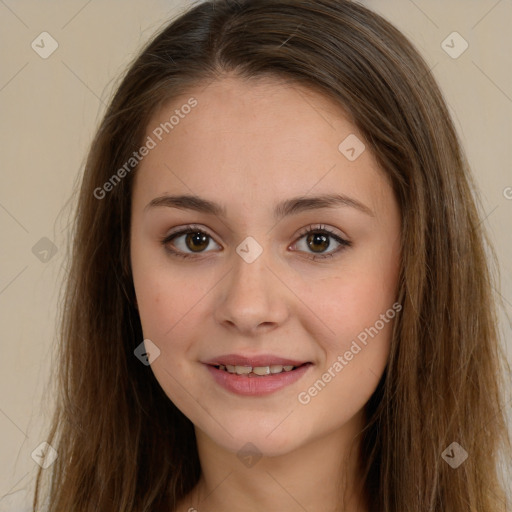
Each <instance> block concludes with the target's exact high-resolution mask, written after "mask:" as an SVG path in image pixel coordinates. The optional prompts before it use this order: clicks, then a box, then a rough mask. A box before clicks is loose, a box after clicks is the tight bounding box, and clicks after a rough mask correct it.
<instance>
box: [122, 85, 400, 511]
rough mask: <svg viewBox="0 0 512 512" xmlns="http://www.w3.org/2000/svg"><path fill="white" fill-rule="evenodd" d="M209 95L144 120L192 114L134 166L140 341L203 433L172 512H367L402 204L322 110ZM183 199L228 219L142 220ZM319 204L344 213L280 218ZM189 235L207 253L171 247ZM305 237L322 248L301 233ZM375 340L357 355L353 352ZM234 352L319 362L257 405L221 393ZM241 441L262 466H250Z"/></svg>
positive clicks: (183, 215) (181, 211)
mask: <svg viewBox="0 0 512 512" xmlns="http://www.w3.org/2000/svg"><path fill="white" fill-rule="evenodd" d="M205 86H206V84H205V85H203V86H202V87H197V88H195V89H193V90H191V91H190V94H188V95H186V96H183V97H180V98H178V99H174V100H173V101H172V102H171V103H169V104H168V105H165V106H164V107H163V108H162V109H161V110H160V111H158V112H157V113H156V114H155V115H154V116H153V118H152V119H151V121H150V123H149V124H148V127H147V136H151V134H152V132H153V130H154V128H155V127H157V126H158V125H159V124H160V123H161V122H163V121H165V120H168V119H169V117H170V116H171V115H172V113H173V112H174V110H175V109H176V108H179V107H180V105H183V104H184V103H186V102H187V100H188V99H189V98H190V97H192V96H193V97H194V98H195V99H197V102H198V104H197V106H196V107H195V108H194V109H193V110H192V111H191V112H190V113H189V114H187V115H186V116H184V118H182V119H180V122H179V124H178V125H177V126H175V127H174V129H173V130H172V132H170V133H169V134H168V135H166V136H165V137H164V138H163V139H162V141H159V142H158V144H157V145H156V147H155V148H154V149H152V150H151V151H150V152H149V154H148V155H147V156H146V157H145V158H144V159H143V161H142V162H141V164H140V168H139V169H138V170H137V175H136V179H135V184H134V191H133V204H132V227H131V258H132V268H133V277H134V284H135V291H136V295H137V302H138V308H139V313H140V317H141V322H142V327H143V331H144V337H145V338H146V339H150V340H152V342H153V343H154V344H155V345H157V346H158V348H159V349H160V355H159V357H157V358H156V359H155V360H154V362H152V364H151V368H152V370H153V372H154V374H155V376H156V378H157V380H158V382H159V383H160V385H161V386H162V388H163V389H164V391H165V392H166V394H167V395H168V396H169V398H170V399H171V400H172V401H173V402H174V403H175V404H176V405H177V407H179V408H180V410H181V411H182V412H183V413H184V414H185V415H186V416H187V417H188V418H189V419H190V420H191V421H192V422H193V423H194V425H195V430H196V436H197V445H198V452H199V456H200V460H201V466H202V476H201V479H200V482H199V484H198V485H197V486H196V488H195V489H194V490H193V491H192V492H191V493H190V495H189V496H186V497H185V498H184V499H183V500H182V502H181V503H180V505H179V507H178V508H177V511H178V512H185V511H190V510H191V509H192V510H194V509H195V510H198V511H199V512H201V511H202V510H205V511H208V512H217V511H226V510H236V511H238V512H253V511H261V510H268V511H271V510H279V511H281V512H283V511H286V512H295V511H297V512H298V511H304V510H307V511H309V512H317V511H318V512H320V511H322V512H326V511H332V512H334V511H339V510H344V511H347V512H367V510H368V508H367V506H366V504H365V496H364V494H363V493H362V492H361V491H360V489H359V487H358V484H359V482H360V475H359V472H358V468H357V461H358V447H359V445H358V440H359V438H358V434H359V433H360V432H361V429H362V428H363V427H364V413H363V411H364V409H363V408H364V405H365V404H366V402H367V401H368V399H369V398H370V396H371V395H372V393H373V392H374V390H375V388H376V386H377V384H378V381H379V379H380V377H381V376H382V373H383V371H384V368H385V365H386V362H387V358H388V355H389V348H390V336H391V328H392V323H393V321H392V320H391V319H390V318H389V317H390V316H391V315H390V314H387V313H386V312H387V311H390V310H391V308H392V306H393V304H394V303H395V294H396V287H397V280H398V272H399V260H400V213H399V208H398V205H397V203H396V200H395V198H394V195H393V192H392V190H391V187H390V185H389V183H388V181H387V179H386V177H385V175H384V173H383V171H382V170H381V169H380V168H379V166H378V165H377V162H376V160H375V158H374V156H373V155H372V154H371V152H370V150H369V149H368V148H367V149H366V150H364V151H362V153H361V154H360V155H359V156H358V157H357V158H356V159H355V160H353V161H350V159H349V158H347V156H346V153H343V152H342V151H340V150H339V149H338V146H339V145H340V143H341V142H342V141H343V140H344V139H346V137H347V136H349V135H350V134H355V135H356V136H357V137H358V138H359V139H360V140H361V141H362V140H363V137H362V136H361V135H360V134H359V132H358V130H357V129H356V127H355V126H354V125H353V124H351V123H350V122H349V120H348V119H347V117H346V115H345V114H344V112H343V110H342V109H341V108H340V107H338V106H336V105H335V104H333V103H332V102H331V101H330V100H329V99H327V98H325V97H323V96H321V95H319V94H317V93H314V92H312V91H310V90H307V89H304V88H301V87H298V86H296V85H294V86H291V85H287V84H284V83H282V82H278V81H273V80H269V79H265V80H261V81H260V80H259V81H254V80H252V81H250V82H244V81H242V80H240V79H238V78H236V77H232V76H227V77H225V78H223V79H220V80H218V81H215V82H213V83H210V84H209V85H208V86H207V87H205ZM354 140H355V139H354ZM352 145H353V144H352ZM358 147H359V146H358ZM356 149H357V147H356ZM356 154H357V151H356ZM349 156H353V152H349ZM182 194H187V195H192V194H193V195H197V196H200V197H201V198H205V199H207V200H209V201H213V202H215V203H219V204H220V205H222V206H223V207H225V209H226V216H225V217H223V216H219V215H215V214H211V213H205V212H199V211H194V210H192V209H185V208H176V207H172V206H170V204H169V203H168V202H167V203H166V202H165V201H159V202H158V203H159V204H158V205H153V206H148V205H149V204H150V203H151V202H152V201H153V200H154V199H155V198H161V197H163V196H169V195H182ZM324 194H338V195H343V196H346V198H349V200H345V202H344V204H337V205H336V206H334V207H331V208H328V207H322V208H314V209H313V208H311V209H307V210H302V211H300V212H292V213H290V214H289V215H287V216H285V217H283V218H281V219H276V218H275V217H274V214H273V210H274V206H275V205H276V204H277V203H279V202H281V201H283V200H286V199H290V198H295V197H298V196H302V197H307V198H311V197H316V196H321V195H324ZM357 205H362V206H357ZM190 224H193V225H194V231H198V230H199V231H201V232H203V233H204V234H205V238H202V239H201V240H202V241H204V244H203V245H201V244H199V243H198V242H197V239H196V241H194V240H191V239H190V238H187V235H186V234H182V235H177V236H176V237H174V238H172V239H169V236H170V235H173V234H175V233H176V232H178V231H180V229H186V228H187V226H189V225H190ZM309 228H311V231H312V232H313V233H312V234H313V235H314V233H317V237H316V238H315V237H314V236H311V235H308V234H304V233H305V232H306V231H307V230H308V229H309ZM324 228H325V229H326V230H328V231H329V232H330V233H325V231H324ZM322 234H323V235H324V236H325V237H324V238H322V237H321V235H322ZM331 234H334V235H335V236H337V237H340V239H342V240H346V241H348V242H349V245H345V244H342V243H339V242H337V241H336V238H333V237H332V236H331ZM247 237H252V238H253V239H254V240H255V241H256V242H257V244H258V246H259V247H260V248H261V250H262V252H261V254H259V256H258V257H257V258H256V259H255V260H254V261H252V262H250V263H248V262H247V260H245V259H244V258H243V257H241V255H240V254H242V253H240V252H237V247H238V248H239V247H240V246H241V245H240V244H242V246H241V247H246V248H247V247H248V246H247V245H243V242H244V241H245V242H246V238H247ZM166 238H167V241H166V242H165V244H164V243H162V240H163V239H166ZM254 247H255V246H251V248H250V250H251V251H254V250H255V248H254ZM172 250H174V251H177V252H179V253H187V254H189V255H190V257H188V258H181V257H179V256H176V255H175V254H174V253H172V252H171V251H172ZM322 255H332V257H329V258H325V259H319V258H320V257H321V256H322ZM313 256H314V257H315V260H313V259H312V258H313ZM382 315H384V316H385V319H384V320H380V323H376V322H378V321H379V319H382V318H383V316H382ZM386 315H387V316H386ZM393 316H394V314H393ZM381 324H382V328H380V325H381ZM376 325H377V327H379V328H377V329H376V331H378V332H377V334H374V335H373V336H371V337H370V336H367V343H366V344H362V343H360V342H359V343H358V345H359V347H360V350H359V351H357V349H355V348H354V344H353V343H354V341H356V342H357V340H360V339H361V337H364V336H361V333H362V332H365V329H368V328H370V327H374V328H375V326H376ZM358 335H359V338H358ZM347 352H350V353H352V356H350V354H347ZM223 354H242V355H246V356H256V355H262V354H273V355H276V356H279V357H285V358H290V359H293V360H297V361H300V362H307V363H309V364H308V365H307V367H306V371H305V372H304V373H303V374H302V375H301V377H300V378H298V380H296V381H294V382H293V383H291V384H289V385H287V386H285V387H282V388H281V389H278V390H277V391H274V392H272V393H266V394H261V395H249V396H248V395H241V394H238V393H236V392H233V391H232V390H228V389H226V388H224V387H223V386H221V385H219V384H218V382H217V381H216V380H215V379H214V378H213V377H212V371H210V370H211V368H210V369H209V368H208V366H207V364H206V363H205V361H210V360H212V359H215V358H216V357H219V356H221V355H223ZM340 357H341V358H342V360H343V363H341V362H340V359H339V358H340ZM336 362H338V365H336ZM283 371H284V370H283ZM294 371H296V370H294ZM326 375H327V376H326ZM246 378H250V377H246ZM255 378H261V379H265V378H267V377H255ZM319 380H321V381H322V383H323V385H318V384H317V388H314V389H313V390H312V391H311V388H312V386H313V385H314V384H315V382H317V383H318V381H319ZM315 389H316V391H315ZM247 443H251V444H252V445H254V447H256V450H257V453H258V456H260V455H261V458H259V460H257V462H256V463H254V460H255V459H250V460H249V459H247V456H249V457H250V454H247V453H246V451H247V449H246V448H245V450H246V451H244V446H246V445H247ZM240 450H242V451H240ZM237 454H238V455H237ZM340 482H342V483H343V484H345V488H346V492H345V494H344V505H343V506H342V508H340V505H339V503H340V490H339V488H338V485H339V483H340Z"/></svg>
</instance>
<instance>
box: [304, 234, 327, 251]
mask: <svg viewBox="0 0 512 512" xmlns="http://www.w3.org/2000/svg"><path fill="white" fill-rule="evenodd" d="M311 242H312V243H311ZM317 243H323V244H324V247H323V248H321V249H320V250H319V251H315V252H322V250H325V249H327V248H328V247H329V240H328V238H327V237H326V236H325V235H323V234H321V233H314V234H312V235H309V236H308V245H309V246H310V247H311V249H313V250H315V248H314V247H313V245H312V244H317Z"/></svg>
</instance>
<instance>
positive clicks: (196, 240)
mask: <svg viewBox="0 0 512 512" xmlns="http://www.w3.org/2000/svg"><path fill="white" fill-rule="evenodd" d="M209 238H210V237H209V236H208V235H207V234H206V233H201V232H200V231H198V232H197V233H189V234H188V235H186V237H185V245H186V246H187V247H188V248H189V249H190V250H191V251H197V252H201V251H203V250H204V249H206V248H207V247H208V245H209Z"/></svg>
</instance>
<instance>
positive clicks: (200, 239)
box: [162, 226, 221, 258]
mask: <svg viewBox="0 0 512 512" xmlns="http://www.w3.org/2000/svg"><path fill="white" fill-rule="evenodd" d="M210 243H213V244H215V245H217V247H218V248H221V247H220V246H219V245H218V244H216V243H215V242H214V240H213V238H212V237H211V236H210V235H209V234H208V233H206V232H204V231H203V230H201V229H199V228H198V227H197V228H196V227H195V226H188V227H187V228H186V229H182V230H181V231H177V232H175V233H171V234H170V235H168V236H166V237H165V238H164V239H163V240H162V245H163V246H164V247H165V249H166V250H167V251H168V252H169V253H171V254H172V255H173V256H180V257H182V258H188V257H193V256H195V255H200V254H202V253H207V252H211V251H207V250H206V249H208V248H209V246H210Z"/></svg>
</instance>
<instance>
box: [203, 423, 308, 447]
mask: <svg viewBox="0 0 512 512" xmlns="http://www.w3.org/2000/svg"><path fill="white" fill-rule="evenodd" d="M285 418H286V414H282V415H281V416H280V417H279V418H278V419H276V418H275V416H274V415H272V417H271V418H262V417H261V415H256V414H251V415H245V416H244V417H243V418H236V417H235V418H229V419H228V418H226V420H227V421H226V425H229V427H228V428H227V430H228V432H229V433H228V432H226V431H225V430H224V429H223V428H221V427H219V426H218V425H217V424H215V427H214V428H211V427H212V425H211V423H209V425H208V427H209V428H207V429H201V430H202V431H203V433H204V434H205V435H206V436H207V437H208V438H210V439H211V440H212V441H213V442H214V443H215V444H217V445H219V446H221V447H222V448H223V449H225V450H227V451H229V452H232V453H235V454H237V455H238V456H241V455H243V454H244V451H251V449H252V448H251V445H253V446H254V447H255V449H254V451H255V452H256V451H257V452H258V453H259V454H260V455H262V456H265V457H277V456H280V455H285V454H287V453H290V452H292V451H293V450H295V449H297V448H298V447H300V446H301V445H302V444H303V443H304V442H306V439H305V437H304V434H305V430H306V429H305V428H304V427H305V426H304V425H300V426H298V425H297V426H295V425H292V424H289V423H288V422H287V420H285V421H283V420H284V419H285ZM285 423H286V424H285ZM230 434H231V435H230Z"/></svg>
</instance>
